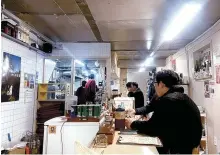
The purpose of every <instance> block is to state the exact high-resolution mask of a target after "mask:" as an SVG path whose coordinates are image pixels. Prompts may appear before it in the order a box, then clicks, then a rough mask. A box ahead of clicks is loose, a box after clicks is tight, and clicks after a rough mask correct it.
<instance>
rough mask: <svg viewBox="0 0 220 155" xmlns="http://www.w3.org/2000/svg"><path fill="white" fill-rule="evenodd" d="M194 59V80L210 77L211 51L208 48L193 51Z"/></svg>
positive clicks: (211, 73) (211, 74)
mask: <svg viewBox="0 0 220 155" xmlns="http://www.w3.org/2000/svg"><path fill="white" fill-rule="evenodd" d="M193 60H194V78H195V79H196V80H203V79H210V78H212V76H213V72H212V67H213V66H212V64H213V62H212V52H211V51H210V48H206V49H205V50H198V51H196V52H194V53H193Z"/></svg>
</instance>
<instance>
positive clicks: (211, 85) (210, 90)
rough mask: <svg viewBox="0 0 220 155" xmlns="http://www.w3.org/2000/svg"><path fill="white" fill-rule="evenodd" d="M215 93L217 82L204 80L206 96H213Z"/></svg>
mask: <svg viewBox="0 0 220 155" xmlns="http://www.w3.org/2000/svg"><path fill="white" fill-rule="evenodd" d="M214 95H215V82H214V81H208V80H206V81H204V96H205V98H213V97H214Z"/></svg>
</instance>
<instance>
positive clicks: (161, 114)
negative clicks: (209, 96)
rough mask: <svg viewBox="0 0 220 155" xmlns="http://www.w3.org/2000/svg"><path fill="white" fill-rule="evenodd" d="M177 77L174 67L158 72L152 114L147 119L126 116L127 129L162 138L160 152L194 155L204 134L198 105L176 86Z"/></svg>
mask: <svg viewBox="0 0 220 155" xmlns="http://www.w3.org/2000/svg"><path fill="white" fill-rule="evenodd" d="M178 79H179V78H178V75H177V74H176V73H175V72H173V71H171V70H163V71H160V72H158V73H157V75H156V82H155V90H156V94H157V96H158V98H157V99H156V100H155V101H154V103H153V104H152V105H153V108H152V111H153V112H154V113H153V115H152V117H151V118H150V119H149V120H148V121H134V120H132V119H126V126H127V128H131V129H134V130H138V132H139V133H143V134H146V135H149V136H154V137H159V139H160V140H161V142H162V144H163V147H161V148H157V149H158V152H159V153H160V154H167V153H171V154H192V151H193V149H194V148H196V147H198V146H199V144H200V140H201V137H202V123H201V118H200V112H199V110H198V107H197V106H196V104H195V103H194V102H193V101H192V100H191V99H190V98H189V97H188V96H187V95H186V94H183V93H182V92H176V91H174V89H173V87H174V86H175V85H176V84H178ZM181 91H182V90H181Z"/></svg>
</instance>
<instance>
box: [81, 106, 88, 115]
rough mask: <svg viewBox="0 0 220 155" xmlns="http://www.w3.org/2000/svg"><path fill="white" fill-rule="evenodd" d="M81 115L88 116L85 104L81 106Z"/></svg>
mask: <svg viewBox="0 0 220 155" xmlns="http://www.w3.org/2000/svg"><path fill="white" fill-rule="evenodd" d="M82 117H88V110H87V106H86V105H85V106H82Z"/></svg>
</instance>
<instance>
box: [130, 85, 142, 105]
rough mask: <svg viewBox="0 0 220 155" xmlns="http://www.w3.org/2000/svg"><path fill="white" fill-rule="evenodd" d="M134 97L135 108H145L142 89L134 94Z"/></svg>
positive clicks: (138, 89)
mask: <svg viewBox="0 0 220 155" xmlns="http://www.w3.org/2000/svg"><path fill="white" fill-rule="evenodd" d="M132 97H134V98H135V108H140V107H143V106H144V95H143V92H142V91H141V89H140V88H137V90H136V91H135V92H134V93H133V94H132Z"/></svg>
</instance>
